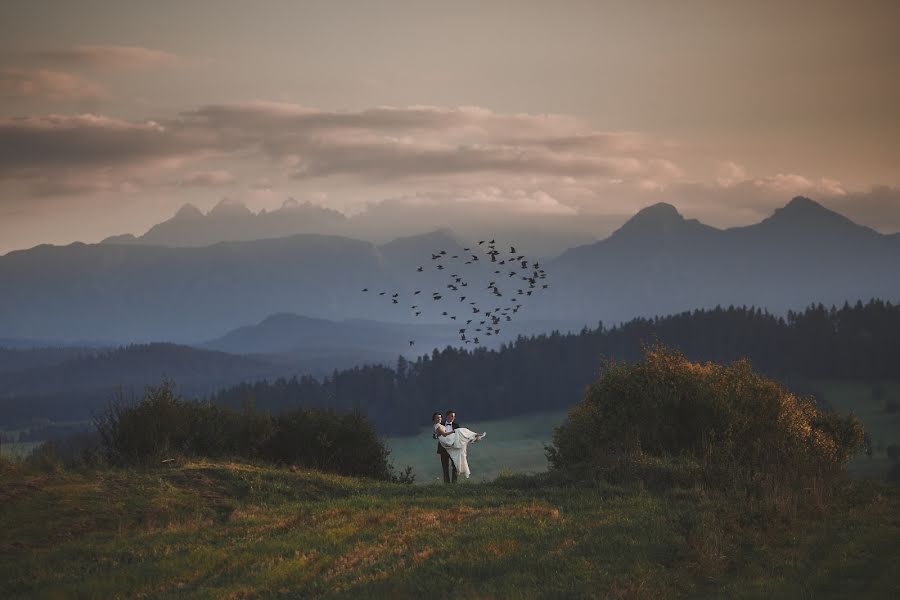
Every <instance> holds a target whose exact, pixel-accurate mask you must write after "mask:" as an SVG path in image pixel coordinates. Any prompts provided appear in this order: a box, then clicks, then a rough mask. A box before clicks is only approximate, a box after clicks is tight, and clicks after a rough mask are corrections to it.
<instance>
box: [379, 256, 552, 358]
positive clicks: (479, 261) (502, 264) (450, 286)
mask: <svg viewBox="0 0 900 600" xmlns="http://www.w3.org/2000/svg"><path fill="white" fill-rule="evenodd" d="M485 248H487V251H486V252H485V251H484V249H485ZM462 251H463V252H464V254H453V255H450V254H448V253H447V251H446V250H438V251H436V252H432V253H431V260H430V263H429V262H426V263H425V264H422V265H420V266H419V267H418V268H417V269H416V271H417V272H418V273H424V272H426V271H428V270H430V269H433V270H434V271H446V272H447V274H448V275H449V277H448V279H447V280H446V281H447V283H446V286H445V287H444V288H443V289H441V290H437V291H432V292H431V300H430V302H431V303H434V302H444V303H446V305H447V306H446V308H447V310H443V311H442V312H441V316H443V317H447V318H448V320H451V321H456V322H457V323H458V324H459V325H460V327H459V331H458V335H459V339H460V341H461V342H463V343H464V344H475V345H477V344H479V343H480V338H481V336H485V337H487V336H498V335H500V332H501V328H502V327H501V326H505V325H506V324H507V323H510V322H512V320H513V317H514V316H515V315H516V313H518V312H519V309H521V308H522V307H523V304H522V302H523V300H525V301H527V299H528V298H531V297H532V295H533V294H534V293H536V292H540V291H543V290H546V289H548V288H549V287H550V285H549V284H548V283H544V281H543V280H545V279H546V278H547V273H546V272H545V271H544V269H543V268H542V267H541V265H540V263H539V262H537V261H531V260H529V259H528V258H526V257H525V255H523V254H520V253H519V252H518V251H517V250H516V247H515V246H510V247H509V251H508V252H505V251H501V250H498V249H497V243H496V241H495V240H493V239H491V240H481V241H479V242H478V246H477V247H476V248H475V251H474V252H473V250H472V249H471V248H463V249H462ZM429 264H430V266H428V265H429ZM491 271H492V273H491ZM485 274H487V275H488V281H487V285H486V286H485V285H484V283H485V282H484V281H479V282H476V281H472V280H471V276H472V275H476V276H483V275H485ZM501 286H502V287H501ZM479 291H481V292H484V293H486V294H487V299H486V300H487V301H491V300H492V298H491V297H492V296H493V297H494V298H496V300H495V301H493V302H492V303H494V304H496V306H494V307H490V308H489V307H488V306H485V305H484V303H485V299H482V304H479V302H478V300H477V299H475V298H477V297H478V296H481V295H483V294H480V293H479ZM362 292H363V293H375V292H370V291H369V288H367V287H366V288H363V289H362ZM377 295H378V296H384V297H386V299H390V301H391V304H392V305H397V306H398V307H399V306H401V302H402V303H403V305H404V306H406V305H407V302H412V304H408V306H409V310H410V311H411V312H412V316H413V317H419V318H421V316H422V313H423V312H424V306H423V304H424V303H427V302H428V301H426V300H423V298H427V297H428V296H427V295H423V290H421V289H417V290H415V291H413V292H412V293H409V292H406V293H401V292H400V291H391V292H389V291H387V290H383V291H379V292H377ZM420 302H421V303H423V304H420ZM442 308H443V307H442ZM414 344H415V340H409V345H410V346H412V345H414Z"/></svg>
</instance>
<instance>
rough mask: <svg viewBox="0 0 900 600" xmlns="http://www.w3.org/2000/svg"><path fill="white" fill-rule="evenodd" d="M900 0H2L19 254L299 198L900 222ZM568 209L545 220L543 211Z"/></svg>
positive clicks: (610, 224) (895, 225) (0, 140)
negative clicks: (666, 207) (800, 199)
mask: <svg viewBox="0 0 900 600" xmlns="http://www.w3.org/2000/svg"><path fill="white" fill-rule="evenodd" d="M898 57H900V3H898V2H893V1H885V2H874V1H866V0H862V1H858V2H852V3H850V2H831V1H827V0H816V1H809V2H806V1H803V2H801V1H794V2H791V1H779V2H770V1H767V0H763V1H757V2H732V1H728V0H725V1H690V0H688V1H682V2H603V1H593V2H576V1H569V2H565V1H563V2H555V3H549V2H540V3H539V2H525V1H517V2H491V1H481V2H466V1H457V2H452V3H450V2H426V1H421V0H420V1H417V2H392V1H386V0H385V1H379V2H341V1H330V2H299V1H297V2H277V1H267V2H238V1H225V0H217V1H200V0H196V1H189V0H188V1H181V2H166V1H162V0H159V1H156V2H121V1H120V2H93V1H87V0H85V1H80V2H77V3H76V2H68V1H63V2H45V1H40V0H30V1H27V2H19V1H16V0H8V1H6V2H3V3H2V4H0V254H2V253H5V252H8V251H11V250H14V249H20V248H28V247H31V246H34V245H37V244H41V243H53V244H66V243H70V242H73V241H84V242H96V241H99V240H101V239H103V238H104V237H107V236H110V235H115V234H121V233H134V234H138V235H139V234H141V233H143V232H144V231H146V230H147V229H148V228H149V227H150V226H152V225H153V224H155V223H157V222H159V221H162V220H165V219H166V218H168V217H170V216H171V215H172V214H173V213H174V212H175V211H176V210H177V209H178V208H179V207H180V206H182V205H183V204H184V203H186V202H190V203H193V204H194V205H196V206H197V207H199V208H200V209H202V210H204V211H206V210H209V209H210V208H211V207H212V206H213V205H215V204H216V203H218V202H219V201H221V200H222V199H223V198H228V199H230V200H233V201H236V202H242V203H244V204H246V205H247V206H248V207H250V208H251V209H252V210H254V211H257V210H262V209H266V210H271V209H274V208H277V207H278V206H280V205H281V204H282V203H283V202H284V201H285V200H286V199H287V198H294V199H296V200H298V201H301V202H312V203H314V204H319V205H322V206H326V207H329V208H334V209H337V210H340V211H342V212H344V213H345V214H348V215H357V216H359V215H365V216H369V217H372V219H371V220H372V221H373V222H376V221H378V220H379V219H381V220H385V219H388V220H392V221H394V222H396V220H397V219H401V220H402V221H403V224H404V226H407V225H408V229H409V233H410V234H413V233H419V232H421V231H425V230H428V229H431V228H434V227H437V226H441V225H443V224H445V223H446V222H452V223H463V224H464V223H465V221H466V218H467V215H477V218H478V219H479V220H481V221H482V223H483V222H490V221H491V220H492V219H496V220H497V221H498V222H499V221H501V220H504V219H518V220H520V221H521V222H523V223H532V224H535V225H536V226H540V225H541V224H542V223H547V224H552V227H559V228H563V229H565V228H566V227H571V228H574V229H578V230H579V231H582V232H583V231H584V230H585V228H588V229H591V228H593V229H592V230H591V231H590V233H591V234H592V235H595V236H596V237H603V236H605V235H606V234H608V233H609V231H610V230H611V229H612V228H614V227H615V226H617V225H618V224H621V222H623V221H624V220H625V219H626V218H627V217H628V216H629V215H631V214H633V213H634V212H636V211H637V210H639V209H640V208H642V207H644V206H648V205H650V204H654V203H656V202H669V203H671V204H674V205H675V206H676V207H677V208H678V209H679V211H681V212H682V214H684V215H685V216H687V217H691V218H698V219H700V220H701V221H703V222H706V223H709V224H712V225H716V226H719V227H729V226H736V225H744V224H749V223H753V222H756V221H759V220H760V219H762V218H764V217H765V216H767V215H768V214H771V212H772V211H773V210H774V209H775V208H777V207H779V206H782V205H784V204H785V203H786V202H787V201H788V200H790V198H791V197H793V196H795V195H805V196H809V197H812V198H814V199H816V200H818V201H820V202H821V203H823V204H825V205H826V206H828V207H830V208H833V209H835V210H838V211H840V212H842V213H844V214H846V215H847V216H849V217H850V218H852V219H854V220H855V221H857V222H860V223H863V224H866V225H868V226H871V227H873V228H875V229H878V230H879V231H883V232H896V231H900V169H898V166H900V110H898V109H897V107H898V106H900V76H898V75H897V74H898V73H900V64H898V63H900V59H898ZM548 226H551V225H548Z"/></svg>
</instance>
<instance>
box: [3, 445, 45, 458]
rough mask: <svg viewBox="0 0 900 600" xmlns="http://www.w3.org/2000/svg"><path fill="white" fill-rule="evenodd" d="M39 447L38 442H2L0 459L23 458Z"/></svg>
mask: <svg viewBox="0 0 900 600" xmlns="http://www.w3.org/2000/svg"><path fill="white" fill-rule="evenodd" d="M40 445H41V443H40V442H3V443H2V444H0V458H25V457H26V456H28V455H29V454H31V451H32V450H34V449H35V448H37V447H38V446H40Z"/></svg>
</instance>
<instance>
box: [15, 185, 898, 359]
mask: <svg viewBox="0 0 900 600" xmlns="http://www.w3.org/2000/svg"><path fill="white" fill-rule="evenodd" d="M226 208H227V207H222V208H221V209H220V210H219V212H220V213H222V214H224V213H228V214H231V213H230V211H234V212H235V214H243V210H241V209H240V208H237V209H235V208H234V207H231V208H229V209H228V210H226ZM188 212H189V213H190V211H188ZM184 218H186V219H187V218H197V217H196V215H194V217H190V214H188V215H186V216H184ZM466 243H471V244H472V251H473V252H477V251H478V248H477V247H476V246H477V241H472V242H465V241H463V240H459V239H457V237H456V236H455V235H454V234H453V233H452V232H450V231H448V230H437V231H434V232H431V233H427V234H424V235H419V236H411V237H408V238H401V239H398V240H395V241H392V242H389V243H387V244H382V245H380V246H377V245H375V244H372V243H370V242H364V241H359V240H355V239H351V238H347V237H341V236H330V235H315V234H301V235H294V236H290V237H284V238H275V239H264V240H254V241H246V242H221V243H217V244H213V245H210V246H204V247H183V248H181V247H162V246H146V245H137V244H94V245H86V244H71V245H69V246H64V247H55V246H38V247H36V248H32V249H30V250H23V251H16V252H11V253H9V254H7V255H5V256H0V285H2V287H3V290H4V293H3V294H2V295H0V336H3V337H17V338H23V337H28V338H58V339H110V340H118V341H120V342H129V341H140V342H146V341H154V340H166V341H175V342H179V343H200V342H203V341H205V340H211V339H214V338H217V337H219V336H222V335H223V333H224V332H227V331H230V330H232V329H234V328H235V327H238V326H241V325H246V324H252V323H259V322H260V321H262V320H263V319H265V318H267V317H269V316H271V315H274V314H279V313H291V314H302V315H305V316H307V317H311V318H319V319H328V320H331V321H343V320H346V319H365V320H374V321H385V322H394V323H405V324H412V323H417V322H418V323H423V322H424V323H432V324H438V323H440V324H446V325H447V326H450V325H452V324H453V323H452V322H451V321H448V318H447V317H444V316H442V314H441V312H442V311H451V310H452V311H454V312H457V313H459V314H463V313H464V312H465V310H467V306H466V303H458V302H457V303H454V302H448V300H449V299H450V298H449V297H447V298H445V299H444V301H441V302H435V301H432V300H431V298H430V295H431V293H432V292H433V291H438V292H441V291H446V286H447V282H448V280H450V277H449V276H450V275H451V274H452V273H453V272H454V271H455V270H457V269H459V270H460V272H462V273H464V274H465V275H466V277H467V278H468V279H470V280H472V281H473V282H478V285H476V286H471V287H469V288H467V289H466V296H467V299H466V302H470V301H477V302H478V303H479V304H480V305H483V306H494V304H500V303H502V302H501V301H498V300H496V299H494V298H493V297H492V296H490V295H489V290H487V289H486V286H481V283H483V282H484V281H486V280H487V279H491V278H496V279H497V280H498V285H499V286H501V287H503V288H504V290H505V291H506V292H507V295H506V297H505V300H509V298H510V295H512V294H514V293H515V289H516V287H517V286H516V285H514V283H518V287H521V285H522V284H521V283H520V282H516V280H515V279H508V278H506V277H505V275H506V273H504V272H503V271H501V272H500V274H498V275H495V273H494V270H495V265H491V264H490V263H489V262H488V261H486V260H481V261H479V262H477V263H473V264H471V265H464V264H462V263H463V259H464V258H465V256H464V254H463V253H464V248H466V247H469V246H466V245H465V244H466ZM482 248H483V247H482ZM440 250H444V251H445V252H447V255H446V256H448V257H449V256H453V255H457V256H459V257H460V258H459V259H457V262H455V263H454V264H453V265H452V267H451V268H448V269H447V270H445V271H443V272H439V271H437V270H435V269H434V265H435V264H437V263H436V262H435V261H433V260H432V259H431V254H432V253H434V252H438V251H440ZM506 250H507V249H505V248H504V251H506ZM417 266H424V267H425V269H424V271H423V272H422V273H418V272H417V271H416V268H417ZM448 266H450V265H448ZM542 266H543V267H545V268H546V270H547V273H548V278H547V280H546V283H548V284H549V285H550V289H549V290H548V291H547V293H542V294H540V295H539V297H537V298H535V299H534V300H535V301H533V302H530V303H529V304H528V305H527V306H526V308H525V309H524V310H523V311H522V312H520V313H519V314H518V315H517V319H518V323H519V324H520V325H523V326H524V325H525V324H527V323H528V322H532V323H533V322H537V321H539V320H540V321H551V322H561V321H565V322H567V323H576V324H578V323H580V324H596V322H597V321H599V320H603V321H605V322H607V323H615V322H620V321H625V320H628V319H630V318H632V317H635V316H643V315H649V314H667V313H672V312H678V311H681V310H688V309H692V308H695V307H711V306H715V305H719V304H721V305H730V304H734V305H751V304H752V305H755V306H760V307H765V308H768V309H769V310H771V311H774V312H783V311H786V310H787V309H788V308H794V307H798V306H806V305H808V304H810V303H813V302H824V303H826V304H832V303H835V304H840V303H842V302H844V301H845V300H849V301H851V302H854V301H856V300H857V299H868V298H872V297H880V298H885V299H891V300H896V299H898V298H900V238H898V237H897V236H886V235H882V234H879V233H878V232H876V231H874V230H872V229H869V228H867V227H862V226H860V225H857V224H855V223H853V222H851V221H849V220H848V219H846V218H844V217H843V216H841V215H839V214H837V213H834V212H832V211H830V210H827V209H825V208H823V207H822V206H820V205H818V204H817V203H815V202H813V201H812V200H809V199H806V198H795V199H794V200H792V201H791V202H790V203H789V204H787V205H786V206H785V207H784V208H782V209H779V210H778V211H776V212H775V214H773V215H772V216H771V217H769V218H767V219H765V220H764V221H762V222H760V223H757V224H755V225H751V226H748V227H740V228H733V229H725V230H720V229H716V228H714V227H710V226H708V225H704V224H702V223H700V222H698V221H696V220H693V219H685V218H684V217H682V216H681V215H680V214H679V213H678V211H677V210H676V209H675V208H674V207H672V206H670V205H665V204H659V205H655V206H652V207H649V208H646V209H644V210H642V211H640V212H639V213H638V214H637V215H635V216H634V217H633V218H632V219H631V220H629V221H628V222H627V223H625V224H624V225H623V226H622V227H621V228H620V229H618V230H617V231H615V232H614V233H613V234H612V235H611V236H610V237H608V238H607V239H605V240H602V241H600V242H596V243H593V244H589V245H585V246H579V247H577V248H572V249H570V250H568V251H566V252H565V253H563V254H562V255H561V256H559V257H558V258H556V259H553V260H550V261H542ZM496 267H498V268H497V269H496V270H499V265H496ZM363 288H366V289H368V290H369V291H368V292H362V289H363ZM479 288H480V289H479ZM414 291H420V292H421V294H420V295H415V296H414V295H413V292H414ZM381 292H384V293H385V295H379V294H380V293H381ZM392 293H399V294H400V297H399V298H398V300H399V302H398V303H397V304H393V303H392V302H391V295H392ZM412 306H417V308H416V309H412V308H411V307H412ZM460 311H463V312H460ZM415 312H421V313H422V314H421V315H420V316H418V317H416V316H414V313H415ZM470 316H471V315H470ZM507 333H509V331H508V332H507ZM366 335H374V334H373V333H372V332H367V333H366ZM504 335H506V334H504ZM505 339H510V338H505Z"/></svg>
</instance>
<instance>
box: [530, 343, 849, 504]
mask: <svg viewBox="0 0 900 600" xmlns="http://www.w3.org/2000/svg"><path fill="white" fill-rule="evenodd" d="M862 440H863V428H862V425H861V424H860V423H859V421H858V420H857V419H856V418H855V417H853V416H840V415H837V414H836V413H830V412H829V413H823V412H821V411H820V410H819V409H817V407H816V406H815V403H814V401H813V400H812V399H809V398H802V397H797V396H795V395H794V394H792V393H790V392H788V391H787V390H785V389H784V388H783V387H781V386H780V385H778V384H777V383H775V382H773V381H771V380H768V379H766V378H764V377H762V376H760V375H758V374H756V373H754V372H753V370H752V369H751V368H750V364H749V363H748V362H747V361H738V362H735V363H733V364H731V365H728V366H722V365H717V364H713V363H707V364H703V365H701V364H696V363H692V362H690V361H688V360H687V359H686V358H685V357H684V356H683V355H682V354H680V353H679V352H676V351H673V350H669V349H666V348H664V347H662V346H657V347H654V348H650V349H646V350H645V354H644V357H643V359H642V360H640V361H638V362H636V363H633V364H625V363H614V362H610V363H608V364H607V365H606V367H605V368H604V370H603V372H602V373H601V375H600V377H599V378H598V379H597V380H596V381H595V382H594V383H593V384H592V385H591V386H590V387H589V388H588V390H587V393H586V394H585V397H584V399H583V400H582V401H581V402H580V403H579V404H578V405H576V406H575V407H573V408H572V409H571V411H570V412H569V417H568V420H567V422H566V423H565V424H564V425H562V426H561V427H559V428H557V430H556V432H555V435H554V440H553V445H552V446H550V447H549V448H548V458H549V460H550V463H551V466H552V467H554V468H556V469H564V470H573V471H575V472H580V473H582V474H584V475H599V476H602V477H606V478H612V479H621V478H629V477H636V478H639V479H646V478H647V477H648V472H658V471H659V469H660V468H661V467H664V469H665V470H666V471H667V473H666V474H665V476H664V477H663V478H662V479H663V481H662V482H661V483H663V484H666V483H668V484H678V483H680V484H685V483H688V484H689V483H691V482H698V483H702V484H703V485H705V486H707V487H709V488H712V489H717V490H725V491H729V492H734V491H739V492H746V493H749V494H753V495H755V496H758V497H767V498H769V499H773V500H776V501H779V502H780V501H783V500H787V501H792V500H794V499H796V498H799V497H801V496H803V497H806V496H809V495H813V496H815V499H816V500H822V499H824V497H825V496H826V495H827V494H828V492H829V490H830V489H831V487H832V485H833V483H834V482H835V481H836V480H837V478H838V477H839V476H841V475H842V474H843V472H844V470H845V467H846V464H847V462H848V460H849V458H850V456H851V455H852V454H854V453H855V452H856V451H857V450H858V449H859V448H860V447H861V446H862ZM660 460H661V461H663V462H662V463H659V461H660ZM673 461H674V462H673Z"/></svg>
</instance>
